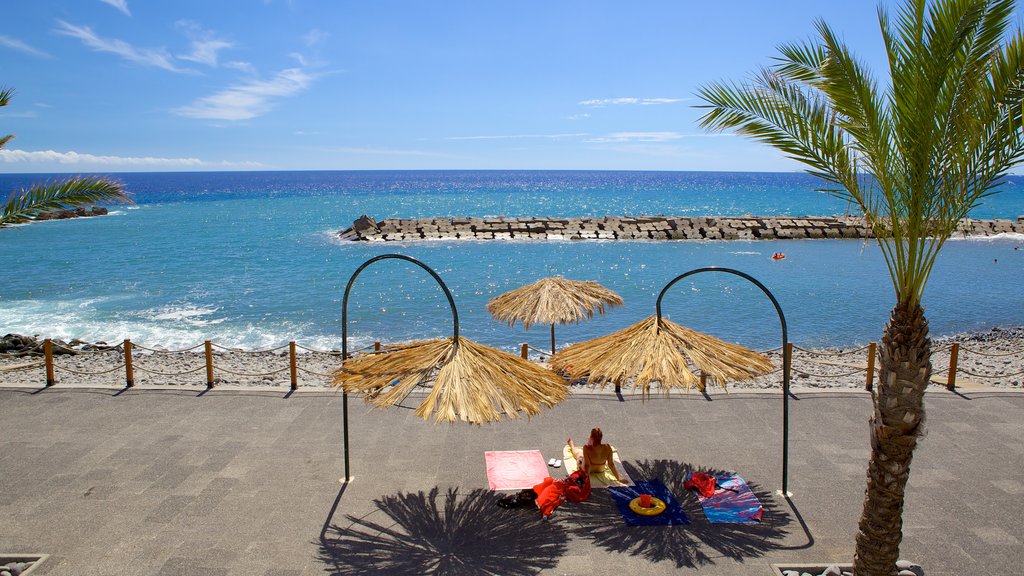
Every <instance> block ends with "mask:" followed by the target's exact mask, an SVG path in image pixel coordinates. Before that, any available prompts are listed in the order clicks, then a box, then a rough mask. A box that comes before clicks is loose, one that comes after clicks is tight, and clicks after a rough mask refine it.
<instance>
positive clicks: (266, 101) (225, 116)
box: [175, 68, 315, 121]
mask: <svg viewBox="0 0 1024 576" xmlns="http://www.w3.org/2000/svg"><path fill="white" fill-rule="evenodd" d="M313 80H315V77H314V76H312V75H310V74H307V73H306V72H305V71H304V70H302V69H301V68H288V69H286V70H282V71H280V72H278V73H277V75H276V76H274V77H273V78H272V79H270V80H253V81H250V82H246V83H244V84H238V85H236V86H231V87H230V88H226V89H224V90H221V91H220V92H217V93H215V94H212V95H210V96H204V97H202V98H199V99H197V100H195V101H194V102H192V103H191V104H189V105H188V106H182V107H181V108H178V109H177V110H175V113H176V114H178V115H179V116H187V117H189V118H203V119H208V120H232V121H237V120H249V119H251V118H255V117H257V116H260V115H263V114H266V113H267V112H268V111H270V109H271V108H272V107H273V103H274V100H276V99H278V98H286V97H288V96H294V95H296V94H299V93H300V92H303V91H304V90H306V89H307V88H309V86H310V85H311V84H312V83H313Z"/></svg>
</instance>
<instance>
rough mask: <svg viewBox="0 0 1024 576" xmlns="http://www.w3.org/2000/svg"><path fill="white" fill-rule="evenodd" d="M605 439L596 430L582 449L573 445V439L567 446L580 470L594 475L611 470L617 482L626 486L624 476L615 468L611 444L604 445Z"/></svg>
mask: <svg viewBox="0 0 1024 576" xmlns="http://www.w3.org/2000/svg"><path fill="white" fill-rule="evenodd" d="M603 439H604V434H603V433H602V432H601V429H600V428H594V429H593V430H591V431H590V438H588V439H587V443H586V444H585V445H584V446H583V448H582V449H580V448H577V447H576V445H575V444H573V442H572V438H569V439H568V440H567V444H568V448H569V451H570V452H572V454H573V455H574V456H575V457H576V461H577V462H578V463H579V469H580V470H583V471H585V472H586V473H587V474H592V473H594V472H601V471H604V470H605V469H608V470H611V472H612V475H614V476H615V479H616V480H618V481H619V482H621V483H623V484H624V483H625V482H626V481H625V480H623V479H622V475H621V474H619V471H618V469H616V468H615V460H614V459H613V457H612V447H611V445H609V444H603V443H602V440H603Z"/></svg>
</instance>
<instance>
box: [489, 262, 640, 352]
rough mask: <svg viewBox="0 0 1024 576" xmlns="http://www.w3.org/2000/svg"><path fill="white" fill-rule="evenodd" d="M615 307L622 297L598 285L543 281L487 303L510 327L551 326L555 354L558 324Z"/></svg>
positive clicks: (498, 317) (556, 279) (567, 281)
mask: <svg viewBox="0 0 1024 576" xmlns="http://www.w3.org/2000/svg"><path fill="white" fill-rule="evenodd" d="M612 306H622V298H620V297H619V295H618V294H616V293H615V292H614V291H612V290H609V289H607V288H605V287H604V286H601V285H600V284H598V283H597V282H583V281H579V280H566V279H565V278H544V279H541V280H538V281H536V282H534V283H533V284H527V285H526V286H522V287H520V288H516V289H515V290H512V291H511V292H506V293H504V294H502V295H501V296H498V297H497V298H495V299H493V300H491V301H490V302H488V303H487V310H488V311H489V312H490V313H491V315H492V316H494V317H495V318H496V319H498V320H501V321H502V322H508V325H509V326H512V325H513V324H515V323H516V322H522V323H523V328H525V329H526V330H529V329H530V325H531V324H551V353H552V354H554V353H555V324H569V323H570V322H571V323H576V322H579V321H580V320H583V319H584V318H592V317H593V316H594V313H595V312H597V313H598V314H604V310H605V307H609V308H610V307H612Z"/></svg>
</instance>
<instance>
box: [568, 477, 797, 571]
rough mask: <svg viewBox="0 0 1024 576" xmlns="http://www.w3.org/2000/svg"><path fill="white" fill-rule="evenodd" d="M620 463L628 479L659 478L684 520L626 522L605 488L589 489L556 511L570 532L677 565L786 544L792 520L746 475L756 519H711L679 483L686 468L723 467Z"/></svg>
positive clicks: (740, 556)
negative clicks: (582, 498) (758, 512)
mask: <svg viewBox="0 0 1024 576" xmlns="http://www.w3.org/2000/svg"><path fill="white" fill-rule="evenodd" d="M623 465H624V467H625V468H626V471H627V472H628V474H629V476H630V477H632V478H633V479H634V480H639V479H653V478H657V479H659V480H661V481H662V482H664V484H665V486H666V487H667V488H668V489H669V491H671V492H672V494H673V495H675V497H676V499H678V500H679V502H680V504H682V506H683V509H684V510H685V511H686V514H687V516H689V518H690V524H689V525H683V526H635V527H630V526H627V525H626V524H625V522H624V521H623V520H622V517H621V516H620V515H619V513H618V510H617V508H616V506H615V502H614V501H613V500H612V497H611V495H610V494H609V493H608V491H607V490H594V491H593V492H591V496H590V500H588V501H587V502H584V503H582V504H573V505H570V506H566V507H564V508H563V509H560V510H559V512H560V513H563V514H566V515H570V516H571V517H570V521H571V522H573V523H574V524H575V527H574V528H572V533H573V535H574V536H576V537H579V538H584V539H589V540H591V541H593V542H594V544H595V545H597V546H600V547H602V548H604V549H606V550H609V551H611V552H617V553H620V554H630V555H633V556H640V557H643V558H646V559H648V560H650V561H651V562H673V563H674V564H675V565H676V567H678V568H684V567H686V568H694V567H697V566H702V565H707V564H713V563H714V561H715V558H717V557H724V558H728V559H731V560H734V561H738V562H743V561H744V560H747V559H753V558H758V557H761V556H764V555H765V553H767V552H768V551H771V550H780V549H785V548H786V546H785V545H784V543H783V540H784V539H785V538H786V537H787V535H788V527H789V525H790V524H792V522H793V520H792V518H791V517H790V514H789V513H788V511H786V510H784V509H782V508H780V506H779V505H778V503H777V502H776V500H775V499H774V497H773V494H772V493H771V492H768V491H765V490H763V489H761V488H760V487H758V486H757V484H755V483H753V482H750V481H749V480H748V486H749V487H750V489H751V491H752V492H754V495H756V496H757V499H758V500H760V501H761V505H762V509H763V515H762V518H761V521H760V522H757V523H751V524H712V523H710V522H708V521H707V519H706V518H705V517H704V511H703V509H702V508H701V506H700V504H699V502H698V500H697V498H696V496H695V495H693V494H688V492H689V491H688V490H685V489H684V488H683V482H684V481H685V480H686V478H687V476H688V474H689V473H690V472H691V471H692V472H703V473H705V474H711V475H715V474H724V473H726V471H724V470H716V469H711V468H697V467H693V466H691V465H689V464H683V463H679V462H675V461H673V460H644V461H641V462H626V463H624V464H623ZM563 510H564V512H563Z"/></svg>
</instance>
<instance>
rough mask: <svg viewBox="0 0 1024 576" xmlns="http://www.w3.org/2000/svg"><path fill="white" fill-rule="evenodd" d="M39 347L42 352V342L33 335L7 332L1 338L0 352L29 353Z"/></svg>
mask: <svg viewBox="0 0 1024 576" xmlns="http://www.w3.org/2000/svg"><path fill="white" fill-rule="evenodd" d="M36 348H38V349H39V352H40V353H42V344H41V343H40V342H38V341H37V340H36V339H35V338H34V337H32V336H22V335H20V334H7V335H5V336H4V337H3V338H0V353H2V354H28V353H32V352H34V351H36Z"/></svg>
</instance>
